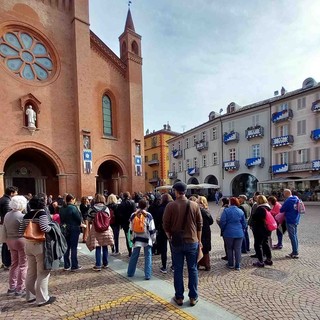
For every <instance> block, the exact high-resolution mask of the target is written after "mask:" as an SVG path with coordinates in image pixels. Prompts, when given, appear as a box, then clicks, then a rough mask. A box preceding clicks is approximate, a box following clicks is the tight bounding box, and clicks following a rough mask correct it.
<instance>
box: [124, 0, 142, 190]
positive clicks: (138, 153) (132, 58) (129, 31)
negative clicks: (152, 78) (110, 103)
mask: <svg viewBox="0 0 320 320" xmlns="http://www.w3.org/2000/svg"><path fill="white" fill-rule="evenodd" d="M119 44H120V59H121V60H122V61H123V63H125V65H126V66H127V69H126V84H127V92H128V99H127V102H126V104H127V105H126V117H125V119H127V121H128V123H127V128H128V135H129V137H128V143H130V146H128V150H130V158H131V160H132V165H131V170H130V171H131V172H130V173H131V177H132V184H131V189H132V190H133V191H139V190H144V189H145V182H144V175H145V174H144V172H142V168H143V165H142V160H143V159H144V148H143V145H142V144H143V143H144V140H143V139H144V135H143V133H144V130H143V103H142V100H143V99H142V57H141V36H140V35H139V34H137V33H136V31H135V27H134V24H133V19H132V16H131V11H130V1H129V9H128V13H127V19H126V23H125V27H124V31H123V33H122V34H121V35H120V37H119ZM137 162H139V164H137ZM129 181H130V179H129Z"/></svg>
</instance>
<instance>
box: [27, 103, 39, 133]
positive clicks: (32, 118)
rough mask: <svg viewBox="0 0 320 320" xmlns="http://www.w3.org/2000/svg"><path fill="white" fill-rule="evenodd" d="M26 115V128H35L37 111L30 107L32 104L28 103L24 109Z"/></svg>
mask: <svg viewBox="0 0 320 320" xmlns="http://www.w3.org/2000/svg"><path fill="white" fill-rule="evenodd" d="M26 115H27V117H28V128H36V120H37V113H36V112H35V111H34V110H33V109H32V105H29V106H28V108H27V110H26Z"/></svg>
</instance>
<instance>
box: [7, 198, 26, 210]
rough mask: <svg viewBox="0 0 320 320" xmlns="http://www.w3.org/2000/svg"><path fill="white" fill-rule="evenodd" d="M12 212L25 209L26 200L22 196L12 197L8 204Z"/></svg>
mask: <svg viewBox="0 0 320 320" xmlns="http://www.w3.org/2000/svg"><path fill="white" fill-rule="evenodd" d="M9 207H10V208H11V209H12V210H17V211H23V210H25V209H26V207H27V199H26V198H25V197H24V196H13V197H12V198H11V201H10V203H9Z"/></svg>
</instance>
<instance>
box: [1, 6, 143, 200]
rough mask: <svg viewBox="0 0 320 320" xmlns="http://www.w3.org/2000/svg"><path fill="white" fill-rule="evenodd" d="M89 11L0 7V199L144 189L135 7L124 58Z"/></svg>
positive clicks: (122, 38)
mask: <svg viewBox="0 0 320 320" xmlns="http://www.w3.org/2000/svg"><path fill="white" fill-rule="evenodd" d="M88 5H89V4H88V0H6V1H1V3H0V83H1V85H0V98H1V102H0V113H1V116H0V135H1V137H0V194H2V193H3V191H4V188H5V187H7V186H10V185H16V186H18V187H19V193H20V194H26V193H28V192H31V193H33V194H34V193H37V192H46V193H47V194H52V195H53V196H57V195H58V194H64V193H73V194H75V195H76V196H77V197H80V196H82V195H92V194H94V193H95V192H103V191H104V190H106V189H107V190H108V191H109V192H113V193H117V194H119V193H120V192H123V191H140V190H144V183H145V181H144V176H143V173H142V165H141V159H143V158H144V154H143V148H142V145H141V144H142V143H143V105H142V57H141V37H140V36H139V35H138V34H137V33H136V32H135V28H134V24H133V20H132V16H131V13H130V10H129V11H128V14H127V19H126V22H125V29H124V32H123V33H122V34H121V35H120V37H119V46H120V57H118V56H117V55H116V54H115V53H113V52H112V51H111V49H110V48H108V46H107V45H106V44H104V43H103V42H102V41H101V40H100V39H99V38H98V37H97V36H96V35H95V34H94V33H93V32H92V31H91V30H90V28H89V8H88ZM124 18H125V17H124ZM124 20H125V19H124ZM119 33H120V32H119Z"/></svg>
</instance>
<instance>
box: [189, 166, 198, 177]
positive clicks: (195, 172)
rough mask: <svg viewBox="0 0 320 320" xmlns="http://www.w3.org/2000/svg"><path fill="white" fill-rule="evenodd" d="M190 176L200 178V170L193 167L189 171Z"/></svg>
mask: <svg viewBox="0 0 320 320" xmlns="http://www.w3.org/2000/svg"><path fill="white" fill-rule="evenodd" d="M188 175H189V176H198V175H199V168H197V167H193V168H189V169H188Z"/></svg>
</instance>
